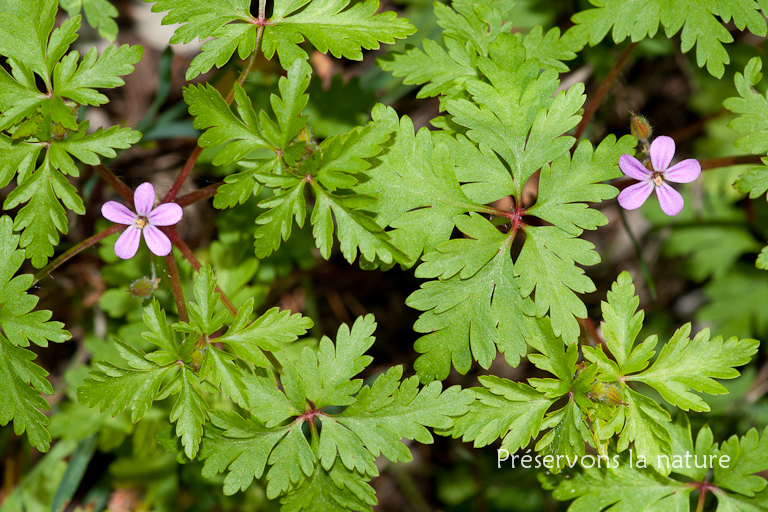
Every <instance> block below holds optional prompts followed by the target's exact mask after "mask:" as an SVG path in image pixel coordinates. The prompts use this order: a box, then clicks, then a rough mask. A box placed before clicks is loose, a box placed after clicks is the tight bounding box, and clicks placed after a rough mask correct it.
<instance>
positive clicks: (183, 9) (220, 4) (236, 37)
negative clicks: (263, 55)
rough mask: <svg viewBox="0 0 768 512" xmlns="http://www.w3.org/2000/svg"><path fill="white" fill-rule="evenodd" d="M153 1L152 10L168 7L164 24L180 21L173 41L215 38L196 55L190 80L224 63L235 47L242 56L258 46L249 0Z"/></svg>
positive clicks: (188, 76) (161, 10)
mask: <svg viewBox="0 0 768 512" xmlns="http://www.w3.org/2000/svg"><path fill="white" fill-rule="evenodd" d="M145 1H147V2H150V1H152V0H145ZM154 4H155V5H153V6H152V12H165V11H169V12H168V14H166V15H165V17H164V18H163V25H173V24H175V23H180V24H181V26H179V27H178V28H177V29H176V31H175V32H174V34H173V36H171V40H170V42H171V44H177V43H184V44H186V43H189V42H191V41H192V40H194V39H195V38H197V39H199V40H200V41H204V40H206V39H208V38H209V37H214V38H216V39H214V40H212V41H208V42H207V43H205V44H204V45H203V53H201V54H200V55H198V56H197V57H195V58H194V60H193V61H192V63H191V65H190V68H189V69H188V70H187V74H186V79H187V80H192V79H193V78H195V77H196V76H198V75H200V74H202V73H205V72H207V71H208V70H210V69H211V67H213V65H214V64H216V67H219V68H220V67H222V66H223V65H224V64H226V63H227V62H228V61H229V59H230V58H231V57H232V54H233V53H234V52H235V50H236V49H237V50H238V52H237V53H238V56H239V57H240V58H241V59H245V58H246V57H248V55H250V54H251V52H253V51H254V49H255V46H256V37H257V36H256V34H257V32H258V30H259V27H257V26H256V24H252V23H251V22H252V21H255V19H254V18H253V17H252V16H251V14H250V7H251V2H250V0H231V1H230V0H216V1H207V0H159V1H156V2H154Z"/></svg>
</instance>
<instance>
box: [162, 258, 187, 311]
mask: <svg viewBox="0 0 768 512" xmlns="http://www.w3.org/2000/svg"><path fill="white" fill-rule="evenodd" d="M165 264H166V266H167V267H168V277H169V278H170V279H171V289H172V290H173V297H174V299H176V309H177V310H178V311H179V319H180V320H181V321H182V322H187V323H189V314H187V303H186V301H185V300H184V290H183V289H182V287H181V277H180V276H179V267H177V266H176V258H174V256H173V252H171V253H170V254H169V255H168V256H166V257H165Z"/></svg>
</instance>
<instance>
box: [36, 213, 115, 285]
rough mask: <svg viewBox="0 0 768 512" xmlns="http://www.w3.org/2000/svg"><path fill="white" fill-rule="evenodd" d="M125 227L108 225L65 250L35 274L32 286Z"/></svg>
mask: <svg viewBox="0 0 768 512" xmlns="http://www.w3.org/2000/svg"><path fill="white" fill-rule="evenodd" d="M125 228H126V226H124V225H123V224H115V225H113V226H110V227H108V228H107V229H105V230H104V231H99V232H98V233H96V234H95V235H93V236H92V237H90V238H87V239H85V240H83V241H82V242H80V243H79V244H77V245H76V246H74V247H72V248H71V249H69V250H68V251H67V252H65V253H64V254H62V255H61V256H59V257H58V258H56V259H55V260H53V261H52V262H50V263H49V264H48V265H47V266H46V267H45V268H43V269H42V270H40V271H39V272H38V273H37V274H35V279H34V280H33V281H32V284H31V285H30V287H32V286H34V285H35V284H37V283H38V282H39V281H40V280H41V279H42V278H44V277H45V276H47V275H48V274H50V273H51V272H53V271H54V270H56V269H57V268H59V267H60V266H61V265H62V264H63V263H64V262H65V261H67V260H68V259H70V258H72V257H73V256H75V255H76V254H79V253H81V252H83V251H84V250H85V249H87V248H88V247H90V246H92V245H95V244H96V243H98V242H100V241H102V240H104V239H105V238H107V237H108V236H109V235H112V234H115V233H117V232H118V231H120V230H121V229H125Z"/></svg>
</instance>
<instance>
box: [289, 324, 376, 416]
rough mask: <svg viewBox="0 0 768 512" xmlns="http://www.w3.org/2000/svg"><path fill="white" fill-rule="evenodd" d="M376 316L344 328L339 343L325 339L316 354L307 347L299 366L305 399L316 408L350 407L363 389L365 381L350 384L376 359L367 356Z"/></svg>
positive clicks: (343, 325)
mask: <svg viewBox="0 0 768 512" xmlns="http://www.w3.org/2000/svg"><path fill="white" fill-rule="evenodd" d="M375 330H376V321H375V319H374V317H373V315H366V316H365V317H360V318H358V319H357V320H356V321H355V323H354V324H353V325H352V329H351V330H350V328H349V327H348V326H347V324H342V325H341V326H340V327H339V330H338V332H337V334H336V343H335V344H334V343H333V342H332V341H331V340H330V338H328V337H327V336H323V338H322V339H321V340H320V346H319V348H318V350H317V352H315V351H313V350H312V349H310V348H309V347H305V348H304V350H302V352H301V360H300V361H299V362H298V364H297V369H298V372H299V374H301V376H302V377H303V379H304V380H305V385H306V396H307V398H308V399H309V400H311V401H312V403H313V404H315V407H318V408H320V407H323V406H326V405H349V404H351V403H353V402H354V398H353V395H355V394H356V393H357V392H358V391H359V390H360V387H361V386H362V385H363V381H362V379H355V380H351V379H352V377H354V376H355V375H357V374H358V373H360V372H362V371H363V370H364V369H365V368H366V367H367V366H368V365H369V364H371V361H372V360H373V358H372V357H371V356H366V355H364V354H365V352H366V351H367V350H368V349H369V348H371V346H372V345H373V342H374V341H375V339H376V338H374V337H373V336H372V334H373V331H375Z"/></svg>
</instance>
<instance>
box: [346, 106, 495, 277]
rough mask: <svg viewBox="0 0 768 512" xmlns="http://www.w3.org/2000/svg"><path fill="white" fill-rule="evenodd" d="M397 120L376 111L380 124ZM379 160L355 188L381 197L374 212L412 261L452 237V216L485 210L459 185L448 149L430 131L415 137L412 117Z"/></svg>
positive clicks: (386, 112)
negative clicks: (368, 178)
mask: <svg viewBox="0 0 768 512" xmlns="http://www.w3.org/2000/svg"><path fill="white" fill-rule="evenodd" d="M393 116H395V113H394V111H393V110H392V109H389V108H385V107H376V108H375V109H374V111H373V119H374V121H376V122H385V123H393V122H394V123H396V122H397V121H396V120H395V119H393ZM394 123H393V124H394ZM395 126H397V125H396V124H395ZM379 159H380V160H381V164H379V165H378V166H376V167H374V168H373V169H371V170H370V171H367V172H366V174H368V175H369V176H370V178H371V179H370V180H368V181H366V182H364V183H361V184H360V185H358V186H356V187H355V190H356V191H358V192H360V193H363V194H367V195H369V196H372V197H375V198H377V199H378V201H376V202H374V203H372V204H371V205H370V206H369V207H368V208H369V209H370V211H371V212H373V213H374V214H375V215H376V221H377V222H378V223H379V225H381V226H389V227H391V228H394V230H392V231H390V233H391V239H392V243H393V244H395V246H397V247H398V249H400V250H401V251H403V252H404V253H405V254H406V255H407V256H408V258H409V260H410V261H413V262H415V261H417V260H418V258H419V256H420V255H421V253H422V252H429V251H430V250H432V249H434V248H435V246H437V245H438V244H440V243H441V242H444V241H446V240H448V239H449V238H450V235H451V232H452V230H453V228H454V223H453V221H452V217H454V216H456V215H459V214H461V213H466V212H470V211H481V210H482V206H480V205H477V204H475V203H474V202H472V201H471V200H469V199H468V198H467V197H466V195H465V194H464V192H463V191H462V189H461V187H460V186H459V182H458V180H457V179H456V176H455V174H454V169H453V162H452V161H451V156H450V154H449V151H448V148H447V147H446V146H445V145H443V144H439V143H438V144H435V143H434V142H433V140H432V136H431V134H430V132H429V130H427V129H426V128H424V129H422V130H420V131H419V133H418V134H417V135H416V136H414V131H413V123H412V122H411V120H410V119H408V118H407V117H403V118H402V119H401V120H400V123H399V128H398V130H397V132H396V133H395V135H394V143H393V144H392V145H391V146H390V147H388V148H387V151H386V153H384V154H383V155H382V156H380V157H379Z"/></svg>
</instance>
